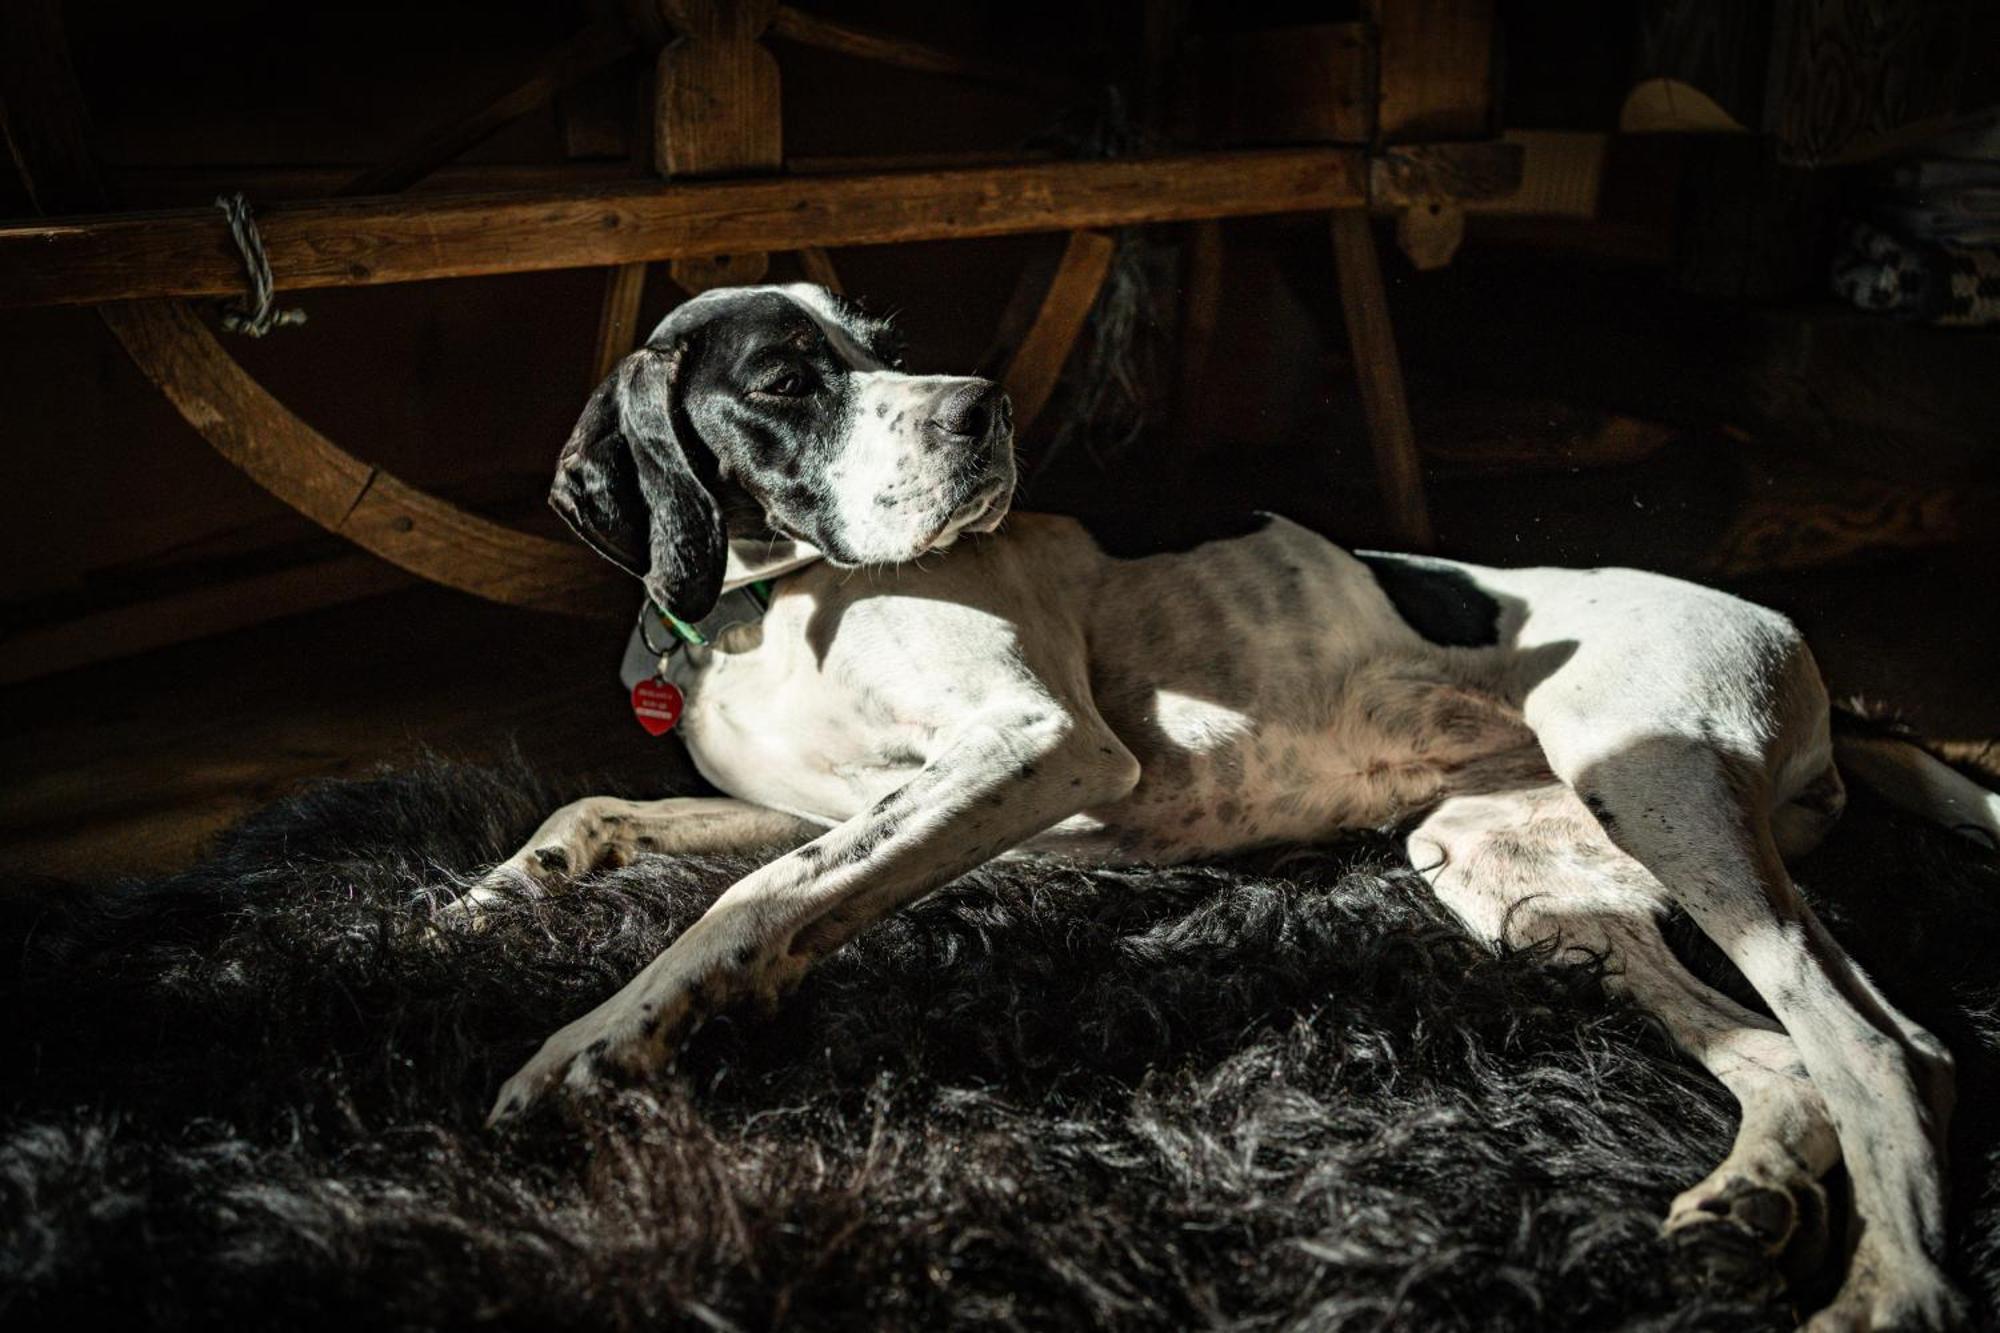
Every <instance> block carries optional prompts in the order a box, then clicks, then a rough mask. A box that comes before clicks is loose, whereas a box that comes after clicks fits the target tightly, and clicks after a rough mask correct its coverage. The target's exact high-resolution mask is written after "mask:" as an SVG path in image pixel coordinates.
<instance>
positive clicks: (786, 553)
mask: <svg viewBox="0 0 2000 1333" xmlns="http://www.w3.org/2000/svg"><path fill="white" fill-rule="evenodd" d="M820 558H821V557H820V553H819V552H818V551H817V550H814V549H813V548H812V547H810V546H807V545H805V544H804V543H803V542H792V541H731V542H730V544H729V566H728V569H727V571H726V572H725V574H724V575H723V581H722V596H721V598H719V599H718V600H717V601H716V603H715V609H714V610H712V611H710V612H709V613H708V614H707V615H705V616H703V617H702V618H701V619H700V620H698V621H694V622H689V621H686V620H682V619H681V618H680V617H679V616H677V615H675V614H674V613H673V612H671V611H669V610H667V608H666V607H664V606H661V605H660V604H659V603H658V602H655V601H653V600H652V599H651V598H647V599H646V600H645V601H644V602H642V603H641V604H640V606H639V618H638V623H636V624H635V625H633V626H632V633H631V636H630V637H629V638H627V640H626V641H625V660H624V662H623V663H622V664H621V665H620V667H619V670H618V678H619V680H620V682H621V683H623V685H624V686H625V688H626V689H627V690H629V691H630V692H631V699H632V716H633V717H634V718H636V719H637V720H638V723H639V725H640V726H641V727H643V728H645V729H646V731H647V732H648V733H649V734H651V735H654V736H664V735H666V734H667V733H668V732H669V731H672V730H673V729H674V727H675V726H676V725H677V724H678V723H679V722H680V720H681V709H682V707H683V706H684V704H685V703H686V696H685V695H684V694H683V693H682V690H681V687H680V685H679V684H677V683H676V682H675V681H674V680H673V679H672V677H673V676H675V675H679V676H681V677H682V679H684V680H685V679H687V676H688V672H687V671H676V670H675V667H676V665H677V663H676V661H675V659H676V658H679V657H682V656H684V655H685V654H686V653H687V652H688V650H690V649H694V648H706V647H708V646H709V645H711V644H712V643H714V642H715V641H716V640H717V639H718V638H720V637H721V636H722V635H723V633H724V632H725V631H727V630H729V629H731V628H733V627H734V626H737V625H744V624H749V623H751V622H754V621H757V620H761V619H763V618H764V612H765V610H766V609H768V608H769V607H770V605H771V593H772V589H773V586H774V584H775V582H776V580H777V579H778V578H779V577H780V576H782V575H785V574H789V573H791V572H792V571H794V570H798V569H803V568H804V567H805V566H807V565H810V564H813V563H815V562H817V561H818V560H819V559H820Z"/></svg>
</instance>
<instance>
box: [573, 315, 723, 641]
mask: <svg viewBox="0 0 2000 1333" xmlns="http://www.w3.org/2000/svg"><path fill="white" fill-rule="evenodd" d="M685 352H686V349H685V345H684V344H681V345H676V346H673V347H668V348H655V347H642V348H640V349H639V350H638V351H636V352H634V353H632V355H630V356H628V357H626V358H625V359H624V360H623V361H621V362H619V363H618V367H617V369H615V370H613V371H612V372H611V375H610V376H609V378H607V379H606V380H605V381H604V383H602V384H600V385H598V386H597V389H596V390H595V391H594V392H593V393H592V394H591V395H590V401H589V402H588V403H586V404H585V405H584V409H583V416H582V417H581V418H579V419H578V421H577V423H576V429H574V430H572V431H571V432H570V436H569V442H568V443H567V444H565V445H564V446H563V451H562V457H561V459H560V460H558V462H557V464H556V479H555V484H554V485H553V486H551V487H550V488H549V504H550V505H551V506H553V507H554V509H555V511H556V512H557V513H558V514H561V515H562V517H563V521H564V522H565V523H567V524H569V525H570V527H571V528H573V529H574V530H575V531H576V535H577V536H579V537H581V538H583V539H584V541H586V542H588V543H589V544H590V546H591V548H592V549H593V550H595V551H596V552H597V553H598V554H599V555H601V556H603V557H604V558H605V559H607V560H609V561H611V562H612V563H613V564H615V565H617V566H618V567H619V568H620V569H623V570H624V571H625V572H627V573H628V574H636V575H637V576H638V577H639V579H640V580H641V581H642V582H643V583H644V584H645V585H646V593H647V595H648V596H650V597H651V598H652V599H653V600H654V601H655V602H657V603H659V604H660V605H661V606H664V607H665V608H667V610H669V611H671V612H673V613H674V615H675V616H677V617H679V618H680V619H682V620H686V621H696V620H700V619H701V618H702V617H703V616H705V615H707V614H708V613H709V612H710V611H713V610H714V609H715V602H716V599H717V598H718V597H720V596H721V594H722V576H723V571H724V567H725V566H726V565H727V563H728V559H729V542H728V538H727V537H726V535H725V534H724V532H723V529H722V513H721V511H720V510H719V509H718V508H717V507H716V503H715V499H714V497H713V496H711V495H710V494H709V493H708V490H707V488H706V487H704V486H703V485H702V484H701V481H700V479H699V478H697V477H696V476H695V474H694V469H693V468H692V467H690V466H689V465H688V459H687V454H686V452H685V451H684V450H683V448H682V446H681V441H680V440H679V439H678V438H677V437H676V435H675V432H674V424H673V423H674V396H675V394H676V393H677V392H678V387H677V386H678V381H679V378H680V367H681V362H682V360H683V359H684V357H685Z"/></svg>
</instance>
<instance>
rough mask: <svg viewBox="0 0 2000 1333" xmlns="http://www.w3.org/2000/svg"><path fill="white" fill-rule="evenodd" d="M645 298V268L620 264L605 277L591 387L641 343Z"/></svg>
mask: <svg viewBox="0 0 2000 1333" xmlns="http://www.w3.org/2000/svg"><path fill="white" fill-rule="evenodd" d="M645 295H646V266H645V265H644V264H643V263H640V264H620V265H618V267H616V268H614V269H612V270H611V271H610V272H608V273H606V274H605V275H604V303H603V305H602V306H600V307H599V308H598V313H597V343H596V351H595V352H594V353H593V354H592V356H591V359H590V387H592V388H596V387H597V386H598V385H599V384H600V383H602V382H603V381H604V377H605V376H607V375H609V374H610V373H611V368H612V367H613V366H615V365H617V364H618V361H619V358H621V357H623V356H624V355H625V354H626V353H627V352H629V351H631V350H632V349H633V348H634V347H635V346H637V345H638V342H639V303H640V301H642V300H643V299H645Z"/></svg>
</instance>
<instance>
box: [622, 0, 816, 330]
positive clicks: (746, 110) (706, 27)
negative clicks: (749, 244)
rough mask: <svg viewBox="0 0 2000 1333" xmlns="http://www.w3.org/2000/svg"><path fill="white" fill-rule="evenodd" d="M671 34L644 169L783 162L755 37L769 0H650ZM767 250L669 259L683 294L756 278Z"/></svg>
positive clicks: (769, 67) (738, 167)
mask: <svg viewBox="0 0 2000 1333" xmlns="http://www.w3.org/2000/svg"><path fill="white" fill-rule="evenodd" d="M659 6H660V14H661V16H662V17H663V18H665V19H666V21H667V24H668V25H669V26H670V27H671V28H672V29H673V31H674V32H675V33H676V34H678V39H677V40H674V41H670V42H668V43H667V45H666V46H664V47H663V48H661V50H660V60H659V73H658V81H657V83H656V84H655V88H654V97H655V99H656V100H655V117H656V119H655V133H654V138H653V165H654V167H655V169H657V170H658V171H659V173H660V174H661V175H663V176H669V177H673V176H714V175H724V174H728V175H739V174H743V173H746V172H759V171H776V170H778V168H779V167H781V166H782V165H783V164H784V151H785V150H784V139H783V128H782V125H781V122H780V119H779V116H780V113H781V103H780V101H779V91H778V62H777V60H776V59H774V58H773V57H772V55H771V53H770V52H769V51H767V50H765V49H764V46H763V43H762V42H761V41H760V40H759V39H760V38H761V37H762V36H763V35H764V30H765V29H766V28H768V27H769V26H770V25H771V20H772V18H773V17H774V16H776V14H777V12H778V3H777V0H659ZM768 263H769V256H767V255H763V254H741V255H718V256H715V257H714V258H710V259H677V260H675V261H673V263H672V265H671V266H670V268H669V270H668V271H669V272H671V273H672V274H673V275H674V281H675V282H678V283H679V284H680V285H681V286H683V287H685V288H687V290H688V291H690V292H705V291H707V290H708V289H709V288H711V287H727V286H733V285H736V284H739V283H746V282H756V281H757V280H758V279H760V278H762V277H763V276H764V270H765V268H766V267H767V266H768Z"/></svg>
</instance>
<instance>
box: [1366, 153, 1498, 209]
mask: <svg viewBox="0 0 2000 1333" xmlns="http://www.w3.org/2000/svg"><path fill="white" fill-rule="evenodd" d="M1526 162H1527V150H1526V149H1525V148H1524V147H1522V146H1521V145H1520V144H1518V143H1437V144H1410V145H1407V146H1404V147H1398V148H1385V149H1383V150H1382V151H1381V152H1379V153H1376V154H1375V155H1374V156H1372V157H1370V158H1369V159H1368V195H1369V202H1370V203H1372V204H1373V205H1374V206H1375V207H1377V208H1409V207H1413V206H1416V205H1420V204H1432V203H1446V202H1457V203H1464V202H1467V201H1470V200H1475V199H1503V198H1505V197H1506V196H1508V195H1510V194H1512V193H1513V192H1514V191H1516V190H1518V189H1519V188H1521V175H1522V172H1523V170H1524V169H1525V165H1526Z"/></svg>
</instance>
